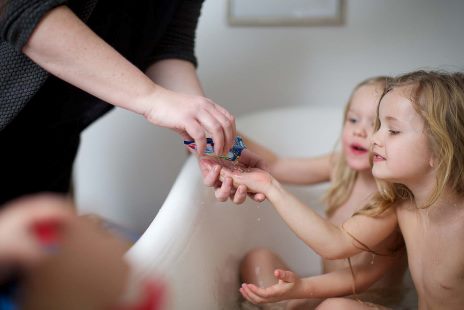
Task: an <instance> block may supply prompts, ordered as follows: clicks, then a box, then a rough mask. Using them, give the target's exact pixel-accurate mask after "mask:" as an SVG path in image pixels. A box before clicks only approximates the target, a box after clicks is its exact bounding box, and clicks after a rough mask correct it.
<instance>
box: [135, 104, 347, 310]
mask: <svg viewBox="0 0 464 310" xmlns="http://www.w3.org/2000/svg"><path fill="white" fill-rule="evenodd" d="M341 119H342V109H341V108H339V109H336V108H323V107H319V108H318V107H289V108H285V109H278V110H271V111H265V112H260V113H255V114H252V115H247V116H245V117H241V118H240V119H239V120H238V121H237V123H238V129H239V131H241V132H243V133H244V134H246V135H247V136H249V137H251V138H253V139H255V140H256V141H259V142H261V143H263V144H264V145H268V146H269V147H270V148H271V149H272V150H274V151H275V152H276V153H278V154H281V155H294V156H311V155H319V154H324V153H327V152H330V151H332V150H333V149H334V147H335V144H336V141H337V138H338V136H339V133H340V128H341ZM326 187H327V185H318V186H313V187H304V188H302V187H300V188H296V187H292V188H291V190H292V191H293V192H294V193H295V194H297V195H298V196H299V197H300V198H301V199H303V200H304V201H305V202H307V203H308V204H309V205H310V206H311V207H313V208H315V209H317V210H318V211H320V212H322V205H321V203H320V202H319V201H318V199H319V198H320V195H321V193H323V192H324V190H325V189H326ZM256 246H265V247H269V248H271V249H273V250H274V251H275V252H277V253H279V254H280V255H281V256H282V257H283V259H284V260H285V261H286V262H287V263H288V264H289V266H291V268H292V269H293V270H295V271H297V272H298V273H299V274H302V275H310V274H319V273H320V272H321V270H320V258H319V257H318V256H317V255H316V254H314V253H313V252H312V251H311V250H310V249H309V248H308V247H307V246H305V245H304V244H303V242H302V241H300V240H299V239H298V238H297V237H295V236H294V234H293V233H292V232H291V231H290V230H289V229H288V227H287V226H286V225H285V223H284V222H283V221H282V220H281V218H280V217H279V216H278V215H277V213H276V212H275V211H274V209H273V208H272V206H271V205H269V203H267V202H264V203H262V204H257V203H255V202H253V201H251V200H248V201H247V202H246V203H244V204H243V205H234V204H232V203H220V202H217V201H216V200H215V198H214V194H213V191H212V189H211V188H208V187H205V186H204V185H203V182H202V179H201V176H200V172H199V169H198V165H197V162H196V159H195V158H194V157H190V158H189V159H188V160H187V161H186V162H185V165H184V166H183V168H182V170H181V172H180V173H179V175H178V177H177V180H176V182H175V184H174V186H173V187H172V189H171V191H170V193H169V195H168V197H167V198H166V200H165V202H164V204H163V206H162V208H161V209H160V211H159V213H158V215H157V216H156V218H155V219H154V220H153V222H152V223H151V225H150V226H149V228H148V229H147V230H146V232H145V233H144V234H143V235H142V237H141V238H140V239H139V240H138V241H137V242H136V244H135V245H134V246H133V247H132V248H131V250H130V251H129V252H128V254H127V258H128V260H129V262H130V263H131V265H132V266H134V270H135V272H134V274H135V277H136V278H145V277H153V276H155V277H159V276H162V277H164V279H165V280H166V282H167V286H168V290H169V294H168V299H169V302H168V305H169V308H170V309H181V310H183V309H193V310H197V309H198V310H209V309H211V310H218V309H237V308H238V298H239V292H238V288H239V276H238V265H239V262H240V259H241V258H242V256H243V255H244V254H245V253H246V252H247V251H248V250H249V249H251V248H253V247H256Z"/></svg>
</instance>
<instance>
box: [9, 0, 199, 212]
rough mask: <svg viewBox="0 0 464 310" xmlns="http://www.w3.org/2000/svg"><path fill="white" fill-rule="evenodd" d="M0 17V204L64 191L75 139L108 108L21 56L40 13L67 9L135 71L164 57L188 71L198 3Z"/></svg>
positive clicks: (44, 4)
mask: <svg viewBox="0 0 464 310" xmlns="http://www.w3.org/2000/svg"><path fill="white" fill-rule="evenodd" d="M6 1H7V2H6V7H5V9H4V10H3V12H1V15H0V148H1V152H0V171H1V173H0V204H1V203H2V202H4V201H6V200H8V199H11V198H14V197H16V196H20V195H23V194H27V193H32V192H38V191H57V192H66V191H67V190H68V186H69V179H70V175H71V171H72V163H73V161H74V158H75V155H76V152H77V148H78V144H79V136H80V132H81V131H82V130H83V129H84V128H85V127H86V126H88V125H89V124H90V123H92V122H93V121H94V120H96V119H97V118H98V117H100V116H101V115H103V114H104V113H106V112H107V111H108V110H110V109H111V108H112V106H111V105H109V104H107V103H105V102H103V101H101V100H99V99H97V98H95V97H93V96H91V95H89V94H87V93H85V92H83V91H81V90H80V89H77V88H76V87H74V86H72V85H70V84H68V83H66V82H64V81H61V80H59V79H58V78H56V77H54V76H51V75H50V74H48V73H47V72H46V71H44V70H43V69H41V68H40V67H39V66H38V65H36V64H35V63H33V62H32V61H31V60H30V59H29V58H27V57H26V56H25V55H24V54H22V53H21V49H22V47H23V46H24V45H25V44H26V42H27V40H28V38H29V36H30V35H31V33H32V32H33V30H34V28H35V26H36V25H37V23H38V22H39V21H40V19H41V17H43V16H44V14H46V13H47V12H48V11H50V10H51V9H53V8H55V7H56V6H58V5H63V4H64V5H68V6H69V7H70V8H71V10H73V11H74V12H75V13H76V14H77V15H78V16H79V17H80V18H81V19H82V20H83V21H84V22H86V24H87V25H88V26H89V27H90V28H91V29H92V30H93V31H95V32H96V33H97V34H98V35H99V36H100V37H101V38H103V39H104V40H105V41H106V42H107V43H109V44H110V45H111V46H113V47H114V48H115V49H116V50H117V51H118V52H120V53H121V54H122V55H123V56H124V57H126V58H127V59H128V60H129V61H131V62H132V63H133V64H135V65H136V66H137V67H139V68H140V69H141V70H144V69H146V68H147V66H148V65H150V64H151V63H153V62H155V61H157V60H161V59H167V58H178V59H184V60H188V61H191V62H192V63H194V64H195V65H196V58H195V56H194V39H195V29H196V25H197V20H198V17H199V14H200V10H201V5H202V2H203V0H183V1H182V0H135V1H128V0H6Z"/></svg>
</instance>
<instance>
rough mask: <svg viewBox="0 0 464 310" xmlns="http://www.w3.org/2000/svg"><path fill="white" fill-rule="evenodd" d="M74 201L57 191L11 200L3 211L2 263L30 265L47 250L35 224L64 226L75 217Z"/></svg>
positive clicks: (0, 229)
mask: <svg viewBox="0 0 464 310" xmlns="http://www.w3.org/2000/svg"><path fill="white" fill-rule="evenodd" d="M70 205H71V203H70V202H69V201H68V200H67V199H64V198H62V197H58V196H54V195H36V196H29V197H26V198H20V199H18V200H15V201H13V202H10V203H9V204H8V205H6V206H5V207H4V209H3V210H2V211H0V263H1V264H2V265H4V266H5V267H7V266H9V265H16V266H18V267H28V266H31V265H34V264H36V263H37V262H38V261H39V260H40V259H41V258H42V257H43V256H44V254H45V251H44V249H43V247H42V246H41V244H40V241H41V240H40V239H39V238H40V236H38V235H37V231H35V228H36V227H37V226H38V225H42V224H53V225H59V226H62V225H63V224H64V223H65V222H68V221H69V220H70V219H71V218H72V217H73V212H72V209H71V208H70Z"/></svg>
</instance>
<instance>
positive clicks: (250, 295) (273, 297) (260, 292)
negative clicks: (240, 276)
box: [240, 269, 302, 304]
mask: <svg viewBox="0 0 464 310" xmlns="http://www.w3.org/2000/svg"><path fill="white" fill-rule="evenodd" d="M274 276H275V277H276V278H277V279H278V280H279V282H278V283H277V284H274V285H272V286H270V287H266V288H261V287H258V286H256V285H254V284H247V283H243V284H242V286H241V287H240V293H241V294H242V296H243V297H244V298H245V299H247V300H248V301H250V302H251V303H253V304H266V303H273V302H278V301H282V300H289V299H297V298H301V297H300V292H301V286H302V281H301V279H300V278H299V277H298V276H297V275H296V274H295V273H294V272H292V271H288V270H282V269H276V270H274Z"/></svg>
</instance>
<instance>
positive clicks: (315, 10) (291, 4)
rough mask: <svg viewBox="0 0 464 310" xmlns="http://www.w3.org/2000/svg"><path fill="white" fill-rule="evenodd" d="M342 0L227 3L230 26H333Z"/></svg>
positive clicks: (234, 0)
mask: <svg viewBox="0 0 464 310" xmlns="http://www.w3.org/2000/svg"><path fill="white" fill-rule="evenodd" d="M344 2H345V0H229V3H228V21H229V24H230V25H232V26H336V25H342V24H343V15H344V14H343V12H344Z"/></svg>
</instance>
